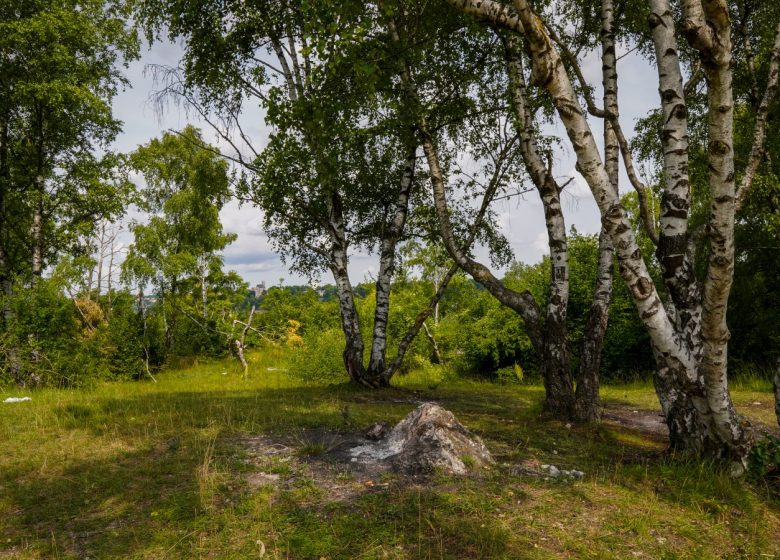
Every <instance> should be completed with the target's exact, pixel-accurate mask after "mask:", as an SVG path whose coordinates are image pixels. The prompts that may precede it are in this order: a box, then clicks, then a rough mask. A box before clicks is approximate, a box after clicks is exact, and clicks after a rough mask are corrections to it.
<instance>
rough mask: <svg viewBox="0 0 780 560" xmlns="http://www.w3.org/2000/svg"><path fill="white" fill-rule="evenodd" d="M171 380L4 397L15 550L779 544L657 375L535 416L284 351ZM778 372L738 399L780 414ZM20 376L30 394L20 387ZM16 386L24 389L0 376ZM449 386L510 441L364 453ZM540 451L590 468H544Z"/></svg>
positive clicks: (488, 554)
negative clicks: (678, 431)
mask: <svg viewBox="0 0 780 560" xmlns="http://www.w3.org/2000/svg"><path fill="white" fill-rule="evenodd" d="M253 362H254V363H253V364H252V369H251V371H252V373H251V375H250V378H249V380H247V381H244V380H242V379H241V375H240V373H239V372H238V368H237V366H236V365H234V364H233V363H227V362H214V363H209V364H205V365H204V364H201V365H191V366H188V367H182V368H180V369H177V370H173V371H170V372H168V373H164V374H161V375H160V376H159V377H158V379H159V382H158V383H156V384H155V383H151V382H142V383H139V382H127V383H110V384H101V385H98V386H96V387H94V388H92V389H90V390H86V391H85V390H79V391H66V390H42V391H33V392H29V393H27V392H14V395H17V393H20V395H19V396H24V395H29V396H31V397H32V401H31V402H23V403H14V404H0V558H20V559H26V558H30V559H32V558H160V559H162V558H237V559H238V558H242V559H243V558H261V557H263V558H315V559H319V558H326V559H336V558H350V559H351V558H458V559H462V558H761V557H763V558H771V557H778V556H779V555H780V539H778V535H780V500H778V497H777V496H776V495H773V494H772V493H771V490H770V489H768V488H766V487H764V486H762V485H761V484H759V483H756V482H751V481H749V480H748V481H745V480H743V481H734V480H732V479H730V478H729V477H728V475H726V474H725V473H722V472H718V471H717V470H715V469H713V468H712V467H711V466H709V465H707V464H701V463H692V462H687V461H685V460H683V459H681V458H677V457H674V456H670V455H668V454H666V453H664V449H665V440H664V437H665V434H664V426H663V424H661V423H660V422H659V420H660V419H659V418H658V416H657V414H658V412H657V402H656V399H655V395H654V393H653V390H652V388H651V387H649V386H644V385H643V386H612V387H606V388H604V389H603V391H602V395H603V398H604V401H605V404H606V411H605V421H604V422H603V423H602V424H601V425H600V426H597V427H577V426H567V425H565V424H562V423H560V422H555V421H549V420H545V419H544V418H542V417H540V414H539V410H540V403H541V399H542V394H543V393H542V388H541V387H538V386H532V385H531V386H519V385H518V386H501V385H495V384H488V383H478V382H467V381H451V382H449V381H443V382H442V381H441V380H438V379H430V378H425V377H424V376H423V375H422V374H420V373H414V372H413V373H412V374H410V375H408V376H406V377H401V378H399V379H398V380H397V384H398V386H397V387H395V388H393V389H390V390H387V391H368V390H363V389H357V388H354V387H349V386H347V385H323V384H320V385H316V384H307V383H304V382H302V381H300V380H298V379H296V378H295V377H294V376H293V375H291V374H290V373H288V372H286V371H284V367H285V366H284V361H283V356H282V355H276V356H275V355H264V356H262V357H261V356H254V357H253ZM769 389H770V388H769V387H768V386H766V387H764V386H757V387H747V386H746V387H742V388H739V387H738V388H737V390H736V391H735V392H734V398H735V401H736V403H737V405H738V407H739V409H740V411H741V412H743V413H744V414H745V415H746V416H747V417H748V418H750V420H751V421H752V422H753V423H755V424H758V425H760V426H761V427H762V429H764V430H768V431H773V430H774V428H773V426H774V425H775V424H774V416H773V409H772V396H771V394H770V393H769ZM22 393H23V394H22ZM2 395H3V397H6V396H9V395H10V393H7V392H6V393H2ZM424 401H435V402H437V403H439V404H441V405H442V406H444V407H445V408H447V409H449V410H452V411H453V412H454V413H455V415H456V416H457V418H458V419H459V420H460V421H461V422H462V423H463V424H464V425H466V426H467V427H468V428H470V429H471V430H472V431H474V432H475V433H477V434H478V435H480V436H481V437H482V438H483V440H484V441H485V443H486V444H487V446H488V447H489V448H490V450H491V451H492V453H493V456H494V457H495V458H496V461H497V463H496V465H495V467H493V468H492V469H490V470H487V471H481V472H478V473H474V474H471V475H468V476H464V477H455V476H446V475H443V474H441V473H438V474H437V473H433V474H431V475H428V476H418V477H403V476H399V475H395V474H393V473H391V472H380V471H372V470H370V469H361V468H360V467H359V466H355V465H351V464H350V462H349V460H348V459H347V458H346V457H345V454H344V453H343V449H344V447H345V446H348V445H350V444H351V442H354V441H355V438H356V437H358V434H359V433H360V429H361V428H364V427H366V426H368V425H370V424H371V423H373V422H376V421H380V420H389V421H391V422H393V423H394V422H397V421H398V420H400V419H401V418H402V417H403V416H405V415H406V414H407V413H408V412H410V411H411V410H412V409H414V408H415V407H416V406H417V404H418V403H420V402H424ZM542 464H548V465H556V466H557V467H559V468H561V469H577V470H581V471H584V472H585V476H584V478H582V479H579V480H573V479H570V478H564V477H561V478H553V477H549V476H539V474H538V473H539V467H540V466H541V465H542Z"/></svg>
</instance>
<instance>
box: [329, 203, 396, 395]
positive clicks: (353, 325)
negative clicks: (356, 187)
mask: <svg viewBox="0 0 780 560" xmlns="http://www.w3.org/2000/svg"><path fill="white" fill-rule="evenodd" d="M328 223H329V233H330V238H331V250H330V255H329V260H330V263H329V264H330V269H331V272H332V273H333V279H334V280H335V282H336V293H337V295H338V298H339V312H340V314H341V328H342V330H343V331H344V338H345V346H344V354H343V356H344V367H345V368H346V370H347V374H348V375H349V378H350V380H351V381H352V382H353V383H356V384H359V385H364V386H367V387H379V386H381V385H384V383H383V382H382V380H381V378H371V377H369V376H368V375H367V372H366V368H365V365H364V363H363V353H364V348H363V337H362V335H361V332H360V319H359V316H358V312H357V308H356V307H355V294H354V292H353V291H352V283H351V282H350V280H349V272H348V263H349V259H348V256H347V239H346V235H345V231H344V218H343V209H342V203H341V198H340V197H339V195H338V193H333V194H332V195H331V198H330V211H329V218H328Z"/></svg>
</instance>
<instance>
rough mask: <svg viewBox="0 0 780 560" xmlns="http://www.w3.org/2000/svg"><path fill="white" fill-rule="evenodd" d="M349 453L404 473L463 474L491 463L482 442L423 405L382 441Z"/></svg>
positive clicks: (436, 409)
mask: <svg viewBox="0 0 780 560" xmlns="http://www.w3.org/2000/svg"><path fill="white" fill-rule="evenodd" d="M350 454H351V455H352V457H354V458H356V459H357V460H358V461H359V462H365V463H371V462H382V461H386V462H389V463H390V464H391V465H392V466H393V467H394V469H396V470H398V471H401V472H405V473H419V472H427V471H431V470H433V469H440V470H443V471H445V472H449V473H453V474H465V473H466V472H467V471H468V470H469V469H471V468H480V467H485V466H487V465H490V464H492V463H493V457H492V456H491V455H490V451H488V449H487V447H485V445H484V444H483V443H482V440H481V439H480V438H479V437H477V436H475V435H473V434H472V433H471V432H470V431H469V430H468V429H467V428H465V427H464V426H463V425H462V424H461V423H460V422H458V420H457V419H456V418H455V416H454V415H453V414H452V412H450V411H448V410H445V409H444V408H442V407H440V406H439V405H437V404H435V403H423V404H422V405H420V406H419V407H418V408H417V409H415V410H414V411H412V412H411V413H409V415H408V416H407V417H406V418H404V419H403V420H401V422H399V423H398V424H397V425H396V426H395V427H394V428H393V429H392V430H391V431H390V432H389V433H388V435H387V436H386V437H385V438H384V439H383V440H381V441H379V442H376V443H368V444H366V445H360V446H358V447H355V448H353V449H352V450H351V451H350Z"/></svg>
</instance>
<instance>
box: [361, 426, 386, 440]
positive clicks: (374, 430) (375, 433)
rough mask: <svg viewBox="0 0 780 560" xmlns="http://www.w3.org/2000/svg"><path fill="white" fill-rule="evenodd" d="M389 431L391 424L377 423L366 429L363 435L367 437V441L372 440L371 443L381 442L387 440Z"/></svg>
mask: <svg viewBox="0 0 780 560" xmlns="http://www.w3.org/2000/svg"><path fill="white" fill-rule="evenodd" d="M389 431H390V423H389V422H377V423H375V424H371V425H370V426H369V427H368V428H366V430H365V431H364V432H363V435H365V436H366V439H370V440H371V441H379V440H380V439H385V437H386V436H387V434H388V432H389Z"/></svg>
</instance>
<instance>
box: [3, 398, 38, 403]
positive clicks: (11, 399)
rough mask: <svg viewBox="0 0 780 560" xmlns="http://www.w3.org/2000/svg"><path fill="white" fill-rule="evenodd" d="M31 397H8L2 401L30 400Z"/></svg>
mask: <svg viewBox="0 0 780 560" xmlns="http://www.w3.org/2000/svg"><path fill="white" fill-rule="evenodd" d="M31 400H32V399H31V398H30V397H8V398H7V399H5V400H4V401H3V402H4V403H15V402H25V401H31Z"/></svg>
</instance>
